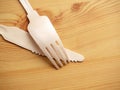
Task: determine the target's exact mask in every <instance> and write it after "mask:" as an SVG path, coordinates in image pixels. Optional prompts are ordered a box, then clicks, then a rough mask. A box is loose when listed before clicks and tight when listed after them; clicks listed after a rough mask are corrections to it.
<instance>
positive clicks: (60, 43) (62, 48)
mask: <svg viewBox="0 0 120 90" xmlns="http://www.w3.org/2000/svg"><path fill="white" fill-rule="evenodd" d="M58 41H59V42H58V44H59V46H60V48H61V50H62V51H63V53H64V55H65V57H66V60H67V61H68V62H70V59H69V57H68V55H67V53H66V51H65V49H64V47H63V44H62V42H61V41H60V40H58Z"/></svg>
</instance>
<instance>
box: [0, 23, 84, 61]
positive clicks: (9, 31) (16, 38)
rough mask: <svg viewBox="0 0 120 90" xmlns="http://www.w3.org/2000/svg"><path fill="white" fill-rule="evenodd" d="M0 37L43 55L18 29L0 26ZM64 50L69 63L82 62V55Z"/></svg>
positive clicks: (27, 35) (22, 31) (28, 37)
mask: <svg viewBox="0 0 120 90" xmlns="http://www.w3.org/2000/svg"><path fill="white" fill-rule="evenodd" d="M0 35H2V37H3V38H4V39H5V40H7V41H9V42H11V43H13V44H16V45H18V46H20V47H22V48H24V49H27V50H29V51H32V52H33V53H35V54H38V55H42V56H44V53H43V52H42V50H41V49H40V48H39V47H38V46H37V44H36V43H35V42H34V40H33V39H32V37H31V36H30V35H29V33H28V32H26V31H24V30H22V29H20V28H18V27H9V26H5V25H0ZM65 50H66V52H67V55H68V57H69V59H70V61H71V62H80V61H83V60H84V56H83V55H81V54H78V53H76V52H73V51H71V50H69V49H66V48H65Z"/></svg>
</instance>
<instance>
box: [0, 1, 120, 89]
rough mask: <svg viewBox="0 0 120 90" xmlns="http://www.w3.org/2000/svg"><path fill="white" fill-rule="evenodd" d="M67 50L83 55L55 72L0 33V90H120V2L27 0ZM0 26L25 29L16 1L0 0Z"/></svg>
mask: <svg viewBox="0 0 120 90" xmlns="http://www.w3.org/2000/svg"><path fill="white" fill-rule="evenodd" d="M29 1H30V3H31V5H32V6H33V8H34V9H36V10H37V11H38V12H39V13H40V15H47V16H48V17H49V18H50V20H51V21H52V23H53V24H54V26H55V28H56V31H57V32H58V34H59V35H60V37H61V39H62V41H63V44H64V45H65V47H66V48H69V49H71V50H73V51H76V52H78V53H81V54H83V55H84V56H85V58H86V59H85V61H84V62H82V63H70V64H68V65H66V66H65V67H63V68H62V69H60V70H56V69H55V68H53V67H52V65H51V64H50V63H49V61H48V59H47V58H45V57H42V56H38V55H35V54H33V53H31V52H30V51H28V50H25V49H23V48H20V47H18V46H16V45H14V44H11V43H9V42H6V41H5V40H4V39H3V38H2V37H0V90H120V0H29ZM0 24H4V25H7V26H17V27H20V28H22V29H24V30H26V31H27V29H26V26H27V24H28V20H27V18H26V13H25V11H24V9H23V8H22V6H21V5H20V3H19V2H18V0H0Z"/></svg>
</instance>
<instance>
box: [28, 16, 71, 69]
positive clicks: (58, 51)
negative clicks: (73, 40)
mask: <svg viewBox="0 0 120 90" xmlns="http://www.w3.org/2000/svg"><path fill="white" fill-rule="evenodd" d="M28 31H29V33H30V35H31V36H32V37H33V39H34V40H35V42H36V43H37V45H38V46H39V48H40V49H41V50H42V51H43V53H44V54H45V56H47V57H48V59H49V60H50V61H51V62H52V64H53V65H54V66H55V67H56V68H57V69H59V68H60V67H62V66H64V65H65V64H67V63H68V62H69V58H68V56H67V53H66V51H65V50H64V47H63V44H62V41H61V40H60V38H59V36H58V34H57V32H56V30H55V28H54V27H53V25H52V24H51V22H50V20H49V18H48V17H47V16H40V17H37V18H34V21H33V22H32V23H30V24H29V26H28Z"/></svg>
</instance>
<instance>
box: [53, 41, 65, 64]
mask: <svg viewBox="0 0 120 90" xmlns="http://www.w3.org/2000/svg"><path fill="white" fill-rule="evenodd" d="M53 47H54V49H55V50H56V53H57V54H58V56H59V57H60V59H61V60H62V61H63V62H64V63H65V64H67V61H66V58H65V56H64V54H63V52H62V50H61V49H60V47H59V46H58V45H56V44H55V43H53Z"/></svg>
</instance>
